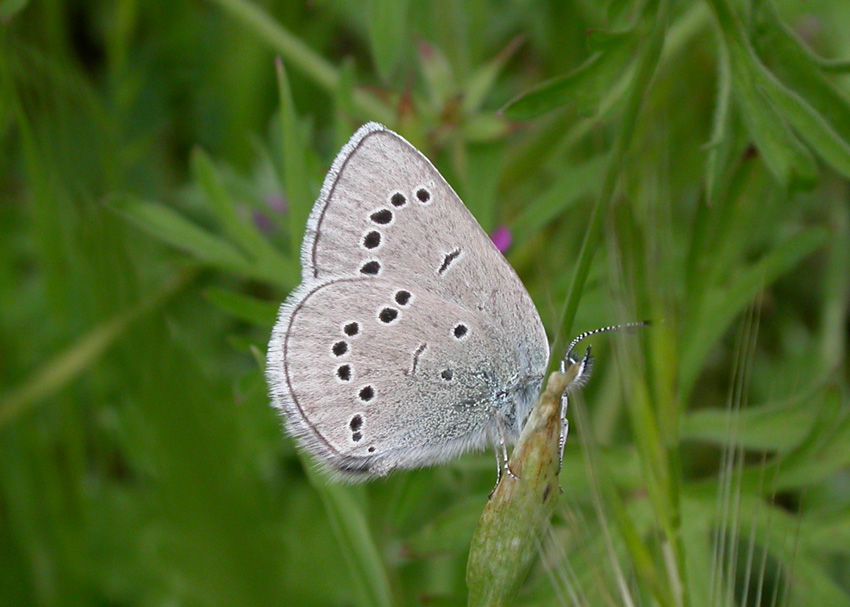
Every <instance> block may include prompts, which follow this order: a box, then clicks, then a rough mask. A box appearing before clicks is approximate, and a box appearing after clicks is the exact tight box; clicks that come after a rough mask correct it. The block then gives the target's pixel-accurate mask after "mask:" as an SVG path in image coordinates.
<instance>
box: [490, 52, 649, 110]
mask: <svg viewBox="0 0 850 607" xmlns="http://www.w3.org/2000/svg"><path fill="white" fill-rule="evenodd" d="M631 50H633V45H631V44H630V45H621V46H619V47H615V48H614V49H611V50H608V51H606V52H598V53H595V54H593V55H591V56H590V57H589V58H588V59H587V61H585V62H584V63H583V64H582V65H581V66H579V67H578V68H576V69H575V70H574V71H573V72H570V73H569V74H566V75H564V76H559V77H557V78H553V79H552V80H549V81H547V82H544V83H543V84H541V85H540V86H538V87H536V88H533V89H532V90H530V91H528V92H526V93H523V94H521V95H519V96H518V97H516V98H515V99H514V100H513V101H511V102H510V103H508V104H507V105H506V106H505V107H504V108H502V110H501V112H502V113H503V114H504V115H505V117H507V118H508V119H510V120H529V119H531V118H536V117H537V116H540V115H542V114H545V113H546V112H549V111H552V110H554V109H556V108H559V107H562V106H565V105H568V104H572V105H575V106H576V108H577V111H578V112H579V113H580V114H582V115H592V114H593V113H594V111H595V110H596V107H597V106H598V104H599V99H600V97H601V95H602V94H603V93H604V92H605V91H607V90H610V89H611V88H613V84H614V81H615V80H616V79H617V78H620V77H623V76H625V75H628V73H629V70H628V69H627V67H628V66H629V65H630V62H629V61H628V59H629V55H630V53H631Z"/></svg>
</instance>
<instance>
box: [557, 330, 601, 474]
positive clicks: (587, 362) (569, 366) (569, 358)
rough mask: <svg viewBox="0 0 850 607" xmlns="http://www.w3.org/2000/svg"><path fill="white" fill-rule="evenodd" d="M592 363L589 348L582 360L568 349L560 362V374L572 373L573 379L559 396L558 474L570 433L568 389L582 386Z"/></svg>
mask: <svg viewBox="0 0 850 607" xmlns="http://www.w3.org/2000/svg"><path fill="white" fill-rule="evenodd" d="M592 362H593V359H592V357H591V356H590V346H588V347H587V350H586V351H585V353H584V356H583V357H582V358H580V359H578V358H575V357H574V356H573V354H572V349H570V351H569V352H567V355H566V356H565V357H564V360H562V361H561V369H560V371H561V373H572V374H573V378H572V380H570V383H569V384H567V387H566V389H565V390H564V393H563V394H561V431H560V434H559V435H558V472H560V471H561V464H563V462H564V445H566V444H567V435H568V434H569V432H570V422H569V420H568V419H567V407H568V406H569V394H570V389H571V388H573V387H581V386H583V385H584V383H585V382H586V381H587V378H588V376H589V375H590V367H591V363H592Z"/></svg>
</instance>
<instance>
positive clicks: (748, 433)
mask: <svg viewBox="0 0 850 607" xmlns="http://www.w3.org/2000/svg"><path fill="white" fill-rule="evenodd" d="M822 397H823V394H822V393H820V392H819V393H818V394H815V395H812V396H810V397H807V398H795V399H793V400H790V401H787V402H782V403H776V404H768V405H760V406H755V407H747V408H746V409H742V410H740V411H730V410H729V409H700V410H697V411H692V412H690V413H688V414H687V415H686V416H685V417H684V419H683V421H682V438H683V439H688V440H699V441H709V442H713V443H716V444H719V445H724V446H726V447H727V448H734V447H736V446H741V447H743V448H745V449H751V450H755V451H779V452H785V451H789V450H790V449H792V448H793V447H794V446H796V445H798V444H799V443H800V442H801V441H802V440H803V439H804V438H805V437H806V435H807V434H808V433H809V431H810V430H811V427H812V425H813V424H814V423H815V418H814V415H813V407H814V406H815V405H816V403H817V400H818V399H819V398H822ZM733 426H734V428H735V432H734V433H732V432H730V428H732V427H733Z"/></svg>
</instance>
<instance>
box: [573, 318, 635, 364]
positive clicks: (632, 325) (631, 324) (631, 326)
mask: <svg viewBox="0 0 850 607" xmlns="http://www.w3.org/2000/svg"><path fill="white" fill-rule="evenodd" d="M650 324H651V323H650V322H649V321H648V320H641V321H638V322H628V323H625V324H622V325H611V326H609V327H600V328H599V329H593V330H592V331H585V332H584V333H582V334H580V335H579V336H578V337H576V338H575V339H574V340H573V341H572V342H571V343H570V347H569V348H567V353H566V354H565V355H564V363H566V364H567V365H574V364H576V363H577V362H578V359H577V358H576V357H575V354H573V350H574V349H575V347H576V346H577V345H578V344H579V342H581V341H583V340H585V339H587V338H588V337H590V336H591V335H597V334H599V333H607V332H609V331H623V330H629V329H639V328H641V327H648V326H650ZM588 354H589V352H588ZM585 358H587V356H586V357H585Z"/></svg>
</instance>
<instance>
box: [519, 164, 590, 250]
mask: <svg viewBox="0 0 850 607" xmlns="http://www.w3.org/2000/svg"><path fill="white" fill-rule="evenodd" d="M606 161H607V158H605V157H602V156H596V157H594V158H591V159H590V160H587V161H585V162H582V163H578V164H570V165H567V166H565V167H564V168H563V172H562V174H561V175H560V176H559V177H558V179H557V180H556V181H555V182H554V183H552V185H550V186H549V187H548V188H547V189H546V191H544V192H543V193H542V194H540V195H538V196H536V197H535V198H534V200H532V201H531V202H530V203H529V204H528V205H527V206H526V207H525V208H524V209H523V210H522V212H520V214H519V215H518V216H517V217H516V219H514V221H513V229H514V241H515V243H516V244H517V245H520V244H522V243H523V242H525V241H527V240H528V239H529V238H531V237H532V236H534V235H535V234H538V233H540V231H541V230H543V229H544V228H545V227H546V226H547V225H548V224H549V223H551V222H552V221H554V220H555V219H556V218H557V217H558V216H559V215H561V214H562V213H565V212H566V211H567V210H569V209H570V208H571V207H573V206H575V204H576V203H577V202H578V201H579V200H581V199H582V198H585V197H587V196H590V195H593V194H595V193H596V189H597V187H598V186H599V180H600V177H601V175H602V173H603V170H604V168H605V164H606Z"/></svg>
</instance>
